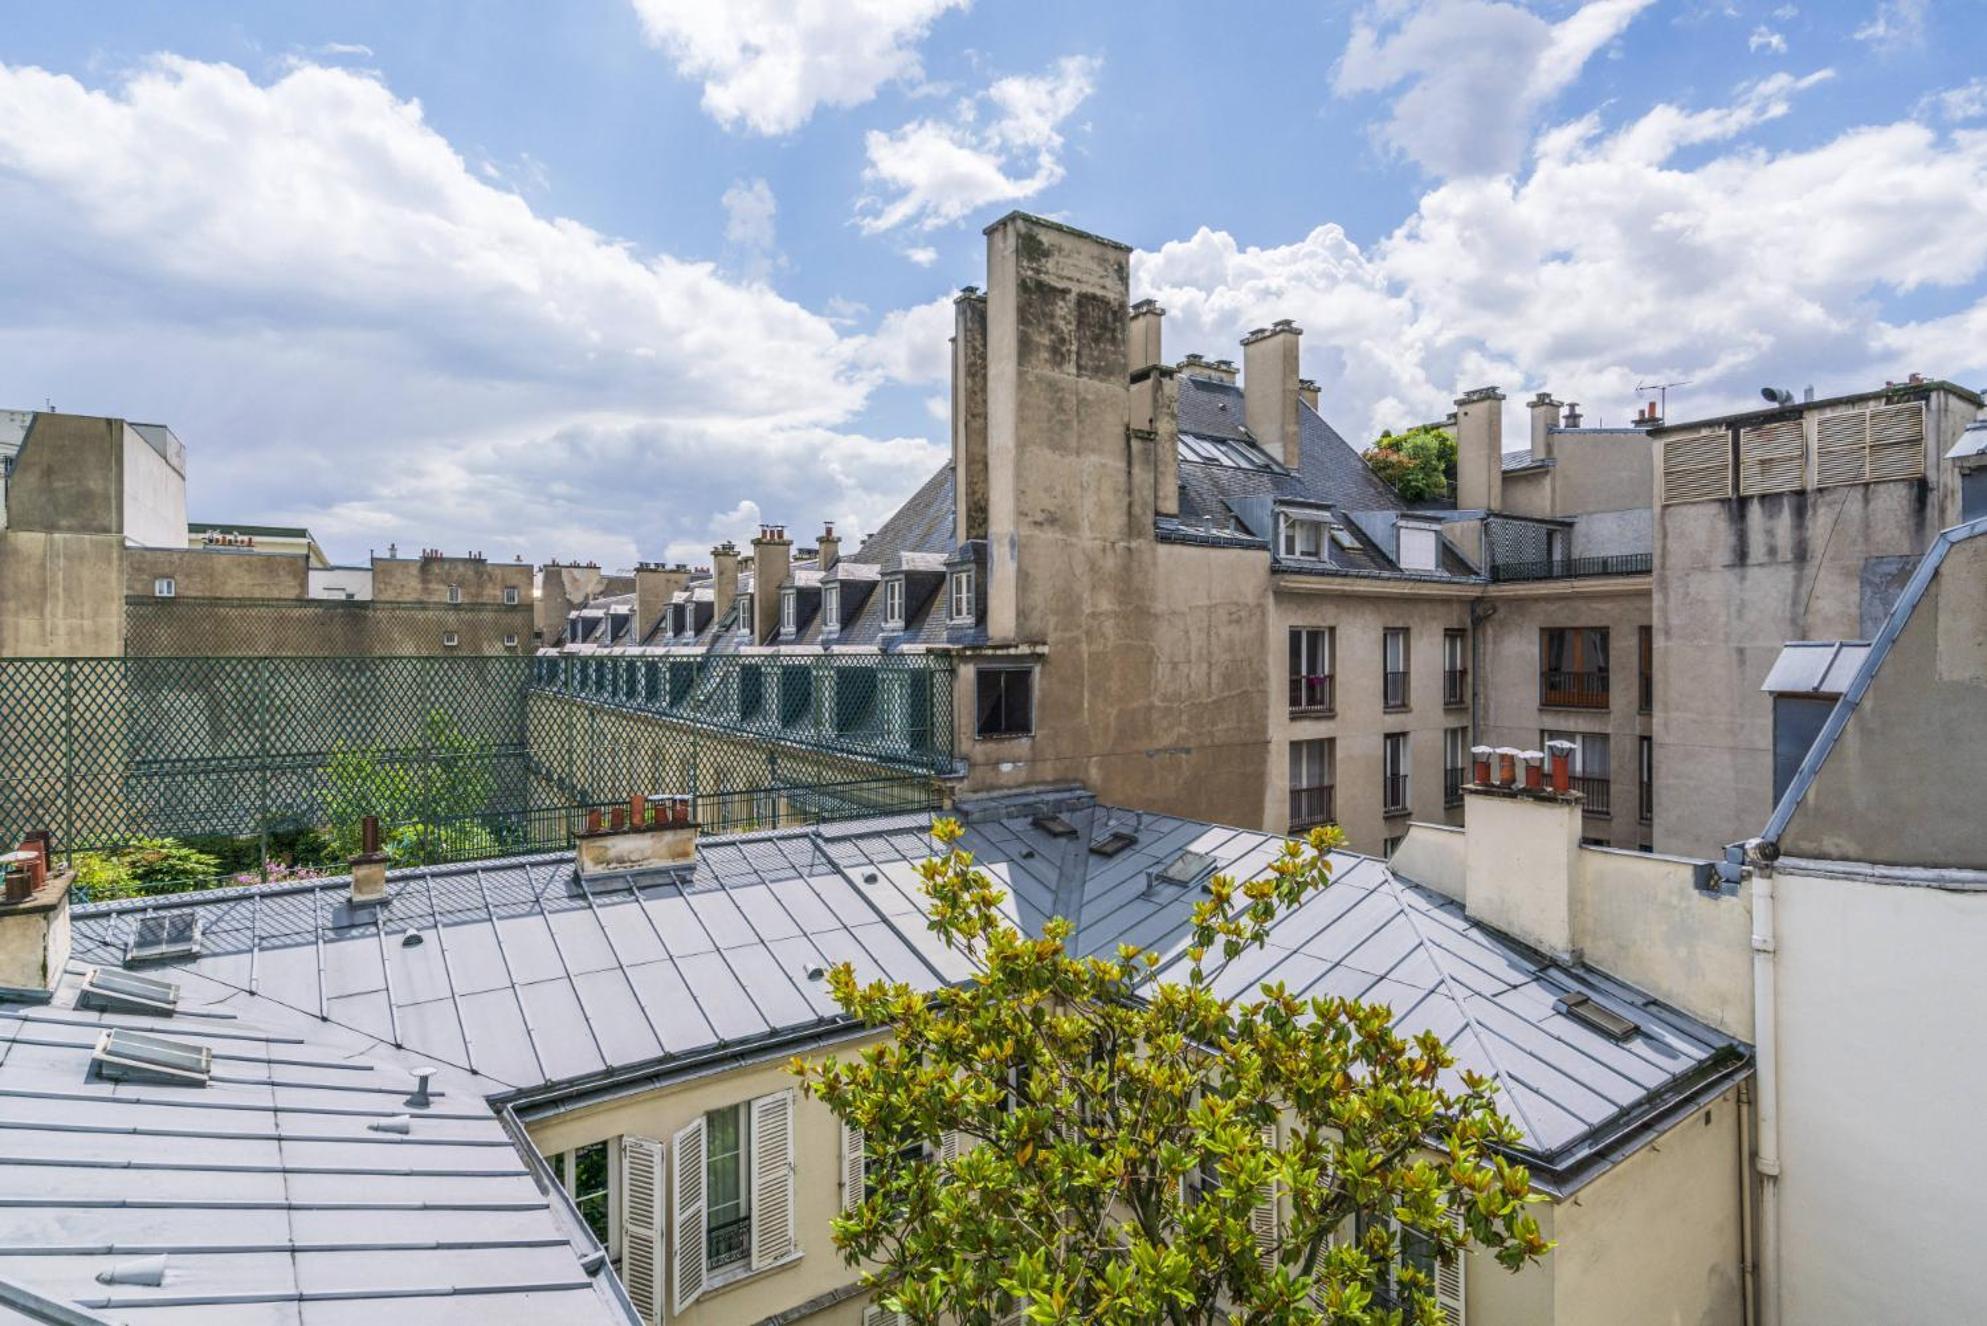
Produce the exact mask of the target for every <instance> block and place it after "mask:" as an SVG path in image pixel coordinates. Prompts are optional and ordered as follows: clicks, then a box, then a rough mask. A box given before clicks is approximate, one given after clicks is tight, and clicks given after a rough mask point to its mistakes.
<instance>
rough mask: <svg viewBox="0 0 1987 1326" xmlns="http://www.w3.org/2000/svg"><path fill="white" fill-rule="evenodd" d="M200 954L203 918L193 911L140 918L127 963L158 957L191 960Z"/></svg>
mask: <svg viewBox="0 0 1987 1326" xmlns="http://www.w3.org/2000/svg"><path fill="white" fill-rule="evenodd" d="M199 952H200V917H199V916H198V915H197V914H196V913H193V912H190V911H184V912H163V913H160V914H157V915H153V916H141V917H139V918H138V927H137V929H135V930H134V931H132V934H131V944H130V946H129V947H128V948H127V949H126V950H125V952H124V960H125V961H126V962H144V961H147V960H152V959H158V958H190V957H193V956H194V955H196V954H198V953H199Z"/></svg>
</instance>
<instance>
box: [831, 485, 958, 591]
mask: <svg viewBox="0 0 1987 1326" xmlns="http://www.w3.org/2000/svg"><path fill="white" fill-rule="evenodd" d="M952 500H953V499H952V462H951V461H947V462H946V463H945V464H943V465H941V466H939V467H938V470H937V472H936V473H934V474H933V475H932V476H931V477H930V478H929V479H926V480H925V481H924V485H923V486H922V487H920V488H919V489H918V490H917V491H916V492H915V493H912V494H911V495H910V497H909V498H907V499H906V500H905V502H904V505H902V506H900V507H898V508H897V510H896V512H895V513H894V514H893V515H892V516H891V517H890V518H889V519H888V520H886V521H884V522H883V524H882V525H880V526H878V527H877V530H876V532H875V533H874V534H871V535H870V536H869V537H868V538H866V539H864V540H863V541H862V547H860V548H858V549H856V551H855V555H854V556H852V557H850V558H849V560H850V561H852V562H867V563H869V564H871V565H875V566H881V565H883V564H884V563H886V562H888V561H889V560H890V559H891V558H892V557H893V556H895V555H896V554H898V553H900V552H934V553H950V552H951V551H952V550H953V549H954V548H955V547H957V546H958V544H957V540H956V539H955V538H954V537H953V533H952Z"/></svg>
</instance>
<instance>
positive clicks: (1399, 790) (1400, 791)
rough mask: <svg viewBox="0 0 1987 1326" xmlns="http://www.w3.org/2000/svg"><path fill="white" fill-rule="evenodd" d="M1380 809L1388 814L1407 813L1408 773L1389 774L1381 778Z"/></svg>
mask: <svg viewBox="0 0 1987 1326" xmlns="http://www.w3.org/2000/svg"><path fill="white" fill-rule="evenodd" d="M1380 810H1381V813H1383V814H1387V815H1405V814H1406V813H1407V775H1406V774H1387V775H1385V776H1384V777H1383V778H1382V779H1381V788H1380Z"/></svg>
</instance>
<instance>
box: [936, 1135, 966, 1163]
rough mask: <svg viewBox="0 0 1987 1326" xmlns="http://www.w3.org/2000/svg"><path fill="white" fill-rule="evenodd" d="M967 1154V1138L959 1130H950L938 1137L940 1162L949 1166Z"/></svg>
mask: <svg viewBox="0 0 1987 1326" xmlns="http://www.w3.org/2000/svg"><path fill="white" fill-rule="evenodd" d="M965 1154H966V1136H965V1134H964V1133H961V1132H959V1131H958V1130H957V1129H953V1128H948V1129H946V1130H945V1131H944V1132H942V1133H940V1134H939V1136H938V1162H939V1164H941V1165H949V1164H951V1163H952V1162H953V1161H955V1160H957V1159H959V1157H961V1156H963V1155H965Z"/></svg>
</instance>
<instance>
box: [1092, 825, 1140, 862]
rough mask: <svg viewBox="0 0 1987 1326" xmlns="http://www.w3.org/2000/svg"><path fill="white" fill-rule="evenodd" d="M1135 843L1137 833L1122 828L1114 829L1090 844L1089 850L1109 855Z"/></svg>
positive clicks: (1136, 841)
mask: <svg viewBox="0 0 1987 1326" xmlns="http://www.w3.org/2000/svg"><path fill="white" fill-rule="evenodd" d="M1137 844H1138V835H1137V834H1135V833H1126V832H1125V831H1124V830H1123V829H1116V830H1113V831H1112V832H1110V833H1107V834H1105V835H1104V836H1103V837H1102V838H1099V839H1098V840H1097V841H1096V842H1094V843H1092V844H1090V850H1091V851H1092V852H1093V853H1095V854H1096V855H1098V856H1104V857H1111V856H1116V855H1117V854H1118V853H1120V852H1122V851H1124V850H1125V849H1126V848H1128V847H1134V846H1136V845H1137Z"/></svg>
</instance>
